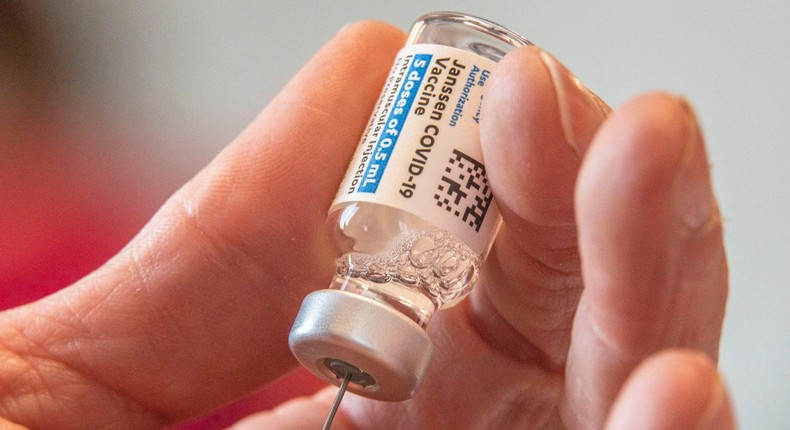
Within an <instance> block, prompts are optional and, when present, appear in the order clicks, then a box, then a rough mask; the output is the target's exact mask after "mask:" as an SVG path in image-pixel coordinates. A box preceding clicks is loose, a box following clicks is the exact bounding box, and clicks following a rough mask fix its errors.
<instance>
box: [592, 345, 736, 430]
mask: <svg viewBox="0 0 790 430" xmlns="http://www.w3.org/2000/svg"><path fill="white" fill-rule="evenodd" d="M679 428H688V429H699V430H708V429H711V430H713V429H716V430H728V429H734V428H735V419H734V414H733V410H732V405H731V403H730V400H729V396H728V395H727V391H726V389H725V388H724V384H723V383H722V380H721V378H720V377H719V374H718V372H717V371H716V368H715V366H714V364H713V363H712V362H711V360H710V359H709V358H708V357H707V356H706V355H704V354H702V353H699V352H691V351H682V350H670V351H665V352H661V353H658V354H656V355H654V356H652V357H650V358H648V359H647V360H645V361H644V362H643V363H642V364H641V365H640V366H639V367H637V368H636V370H634V372H633V373H632V374H631V376H630V378H629V379H628V380H627V382H626V383H625V385H624V386H623V389H622V390H621V391H620V394H619V396H618V397H617V400H616V401H615V403H614V406H613V407H612V411H611V413H610V415H609V420H608V423H607V426H606V429H607V430H620V429H644V430H663V429H667V430H668V429H679Z"/></svg>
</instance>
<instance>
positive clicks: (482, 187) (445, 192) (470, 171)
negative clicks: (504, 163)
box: [433, 149, 493, 231]
mask: <svg viewBox="0 0 790 430" xmlns="http://www.w3.org/2000/svg"><path fill="white" fill-rule="evenodd" d="M444 172H445V175H443V176H442V179H441V182H440V183H439V186H438V187H437V190H436V194H434V196H433V198H434V199H435V200H436V205H437V206H439V207H440V208H442V209H444V210H446V211H447V212H449V213H451V214H453V215H455V216H457V217H459V218H461V219H462V220H463V221H464V222H466V223H467V224H469V227H472V228H474V229H475V231H480V227H481V226H482V225H483V220H485V216H486V212H488V207H489V206H490V205H491V200H492V199H493V194H492V193H491V187H489V186H488V178H487V177H486V169H485V166H483V164H482V163H480V162H479V161H477V160H475V159H474V158H472V157H470V156H468V155H466V154H464V153H463V152H461V151H458V150H457V149H456V150H453V155H452V156H451V157H450V159H449V161H448V164H447V167H446V168H445V169H444Z"/></svg>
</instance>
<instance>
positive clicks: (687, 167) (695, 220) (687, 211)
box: [675, 99, 717, 231]
mask: <svg viewBox="0 0 790 430" xmlns="http://www.w3.org/2000/svg"><path fill="white" fill-rule="evenodd" d="M681 103H682V109H683V110H684V111H685V115H686V119H687V122H686V133H687V138H686V139H687V142H686V147H685V152H684V154H683V159H682V160H681V164H680V168H679V170H678V175H677V178H676V183H675V188H676V189H675V195H676V200H677V201H676V211H677V216H678V218H679V219H680V221H681V222H682V223H683V224H684V226H685V227H686V228H687V229H688V230H690V231H700V230H705V229H706V227H707V226H709V225H712V224H713V221H714V220H715V219H716V217H717V215H716V214H717V209H716V208H717V205H716V200H715V198H714V197H713V188H712V185H711V181H710V171H709V170H710V168H709V166H708V158H707V156H706V155H705V145H704V144H703V142H702V133H701V131H700V127H699V123H698V122H697V118H696V115H695V114H694V111H693V109H692V107H691V105H690V104H689V103H688V102H687V101H686V100H683V99H681Z"/></svg>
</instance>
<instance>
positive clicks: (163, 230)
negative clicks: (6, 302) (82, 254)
mask: <svg viewBox="0 0 790 430" xmlns="http://www.w3.org/2000/svg"><path fill="white" fill-rule="evenodd" d="M402 43H403V34H402V33H401V32H400V31H399V30H396V29H394V28H392V27H389V26H386V25H383V24H379V23H370V22H368V23H362V24H357V25H352V26H348V27H346V28H345V29H344V30H342V31H341V32H340V33H339V34H338V35H337V36H336V37H335V38H334V39H333V40H332V41H331V42H329V43H328V44H327V45H326V46H325V47H324V48H323V49H322V50H321V51H320V52H319V53H318V54H317V55H316V56H315V57H314V58H313V59H312V60H311V61H310V62H309V63H308V64H307V65H306V66H305V68H304V69H303V70H302V71H301V72H300V73H299V74H298V75H297V76H296V77H295V78H294V79H293V80H292V81H291V82H290V83H289V84H288V85H287V86H286V87H285V89H284V90H283V91H282V92H281V93H280V94H279V95H278V96H277V97H276V98H275V99H274V100H273V101H272V103H271V104H270V105H269V106H268V107H267V108H266V109H265V110H264V112H263V113H262V114H261V115H260V116H259V118H257V119H256V120H255V121H254V122H253V124H252V125H251V126H250V127H249V128H248V129H247V130H246V131H245V132H243V133H242V134H241V135H240V136H239V137H238V138H237V139H236V141H234V142H233V143H232V144H231V145H229V146H228V147H227V148H226V149H225V150H224V151H223V152H222V153H221V154H220V155H219V156H218V157H217V158H216V159H215V160H214V161H213V162H212V163H211V164H210V165H209V166H208V167H207V168H205V169H204V170H203V171H202V172H201V173H200V174H199V175H198V176H197V177H196V178H194V179H193V180H192V181H191V182H189V183H188V184H187V185H186V186H184V187H183V188H182V189H181V190H179V191H178V192H177V193H176V194H175V195H174V196H173V197H172V198H171V199H170V200H169V201H168V202H167V203H166V204H165V205H164V206H163V208H162V209H161V210H160V211H159V212H158V213H157V215H156V216H155V217H154V219H153V220H152V221H151V222H150V223H149V224H148V225H147V226H146V227H145V228H144V229H143V231H142V232H141V233H140V234H139V235H138V236H137V238H135V239H134V241H133V242H132V243H130V244H129V245H128V246H127V247H126V248H125V249H124V250H123V251H121V253H120V254H119V255H118V256H116V257H115V258H114V259H112V260H111V261H110V262H109V263H107V264H106V265H105V266H104V267H102V268H101V269H99V270H98V271H96V272H95V273H93V274H92V275H91V276H89V277H88V278H86V279H84V280H82V281H81V282H79V283H78V284H76V285H75V286H73V287H71V288H68V289H66V290H64V291H62V292H61V293H59V294H57V295H55V296H52V297H51V298H49V299H47V300H45V301H42V302H39V303H36V304H32V305H29V306H26V307H23V308H19V309H16V310H14V311H11V312H8V313H6V314H3V315H2V316H1V317H0V327H3V329H2V330H1V331H0V341H1V342H0V344H2V345H3V346H4V347H5V348H0V361H2V362H9V363H13V365H11V366H6V365H4V366H2V368H0V415H5V416H7V417H8V418H10V419H12V420H14V421H19V422H21V423H24V424H26V425H32V426H34V427H44V428H62V426H61V425H60V424H59V423H63V419H65V418H63V417H64V416H69V415H71V414H70V413H69V412H77V411H79V414H78V415H80V416H82V417H83V418H81V419H83V420H88V421H86V422H85V423H84V425H83V426H84V427H96V426H95V425H92V423H93V424H95V423H96V422H101V420H103V419H107V418H108V417H113V418H112V419H113V420H114V421H115V422H125V423H138V424H141V423H149V424H151V423H157V422H158V423H159V424H160V425H161V424H162V423H163V422H168V421H174V420H178V419H183V418H186V417H190V416H193V415H195V414H197V413H200V412H202V411H205V410H207V409H209V408H211V407H213V406H216V405H219V404H221V403H224V402H227V401H229V400H231V399H233V398H235V397H238V396H239V395H241V394H243V393H245V392H247V391H250V390H252V389H253V388H255V387H257V386H259V385H261V384H263V383H265V382H267V381H270V380H272V379H273V378H275V377H276V376H278V375H280V374H281V373H282V372H284V371H285V370H287V369H288V368H289V367H291V366H293V364H294V363H295V361H294V360H293V359H292V357H291V354H290V351H289V350H288V347H287V342H286V338H287V334H288V330H289V327H290V324H291V322H292V319H293V315H294V314H295V313H296V310H297V308H298V306H299V302H300V300H301V298H302V296H304V294H305V293H306V292H307V291H309V290H312V289H316V288H318V287H321V286H323V284H324V283H325V282H326V280H327V279H329V278H330V277H329V276H328V273H329V271H330V270H331V268H330V267H329V266H328V265H327V263H331V259H330V258H327V257H328V245H327V243H326V240H325V238H324V233H323V225H324V218H325V214H326V208H327V207H328V206H329V204H330V201H331V199H332V197H333V196H334V193H335V190H336V187H337V184H338V183H339V181H340V179H341V176H342V174H343V172H344V170H345V168H346V166H347V163H348V159H349V158H350V156H351V153H352V151H353V150H354V147H355V146H356V144H357V141H358V138H359V135H360V134H361V130H362V128H363V127H364V125H365V122H366V121H367V119H368V116H369V113H370V110H371V108H372V105H373V103H374V102H375V100H376V96H377V95H378V92H379V90H380V88H381V85H382V83H383V81H384V79H385V77H386V74H387V71H388V69H389V65H390V64H391V62H392V58H393V57H394V54H395V52H396V50H397V49H398V48H399V47H400V46H401V45H402ZM29 370H34V371H32V372H31V371H29ZM8 381H12V382H13V383H11V384H6V383H4V382H8ZM30 393H34V394H33V395H31V394H30ZM130 425H131V424H130Z"/></svg>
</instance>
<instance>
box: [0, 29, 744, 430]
mask: <svg viewBox="0 0 790 430" xmlns="http://www.w3.org/2000/svg"><path fill="white" fill-rule="evenodd" d="M403 41H404V36H403V34H402V33H401V32H400V31H397V30H395V29H392V28H390V27H387V26H384V25H382V24H374V23H364V24H358V25H353V26H349V27H347V28H346V29H344V30H343V31H341V33H340V34H339V35H338V36H337V37H335V38H334V39H333V40H332V41H331V42H330V43H329V44H328V45H327V46H325V47H324V48H323V49H322V50H321V51H320V52H319V53H318V54H317V55H316V56H315V57H314V58H313V59H312V60H311V61H310V63H309V64H308V65H307V66H306V67H305V68H304V69H303V70H302V71H301V72H300V73H299V74H298V75H297V76H296V77H295V78H294V79H293V80H292V81H291V82H290V83H289V84H288V85H287V86H286V87H285V89H284V90H283V92H282V93H281V94H280V95H278V96H277V97H276V98H275V100H273V101H272V103H271V104H270V105H269V106H268V107H267V108H266V109H265V110H264V111H263V113H262V114H261V115H260V117H259V118H258V119H256V120H255V121H254V123H253V124H252V125H251V126H250V127H249V128H248V129H247V130H246V131H245V132H244V133H242V134H241V135H240V136H239V138H237V139H236V140H235V141H234V142H233V143H232V144H231V145H229V146H228V147H227V148H226V149H225V150H224V151H223V152H222V153H221V154H220V155H219V156H218V157H217V158H216V159H215V160H214V161H213V162H212V163H211V164H210V165H209V166H208V167H207V168H206V169H204V170H203V171H202V172H201V173H200V174H198V175H197V176H196V177H195V178H194V179H193V180H192V181H190V182H189V183H188V184H186V185H185V186H184V187H183V188H182V189H181V190H179V191H178V192H177V193H176V194H175V195H174V196H173V197H172V198H171V199H170V200H169V201H168V202H167V203H166V204H165V205H164V206H163V208H162V209H161V210H160V211H159V212H158V213H157V214H156V216H155V217H154V218H153V219H152V221H151V222H150V223H149V224H148V225H147V226H146V227H145V228H144V230H143V231H142V232H141V233H140V234H139V235H138V236H137V237H136V238H135V239H134V240H133V241H132V242H131V243H130V244H129V245H128V246H127V247H126V248H125V249H124V250H123V251H121V253H119V255H118V256H116V257H115V258H113V259H112V260H111V261H110V262H108V263H107V264H106V265H105V266H103V267H102V268H101V269H99V270H97V271H96V272H94V273H93V274H91V275H90V276H88V277H87V278H85V279H83V280H82V281H80V282H78V283H77V284H75V285H74V286H72V287H70V288H68V289H66V290H64V291H62V292H60V293H58V294H56V295H54V296H52V297H50V298H48V299H45V300H44V301H41V302H37V303H34V304H31V305H28V306H24V307H21V308H18V309H15V310H12V311H8V312H5V313H3V314H2V315H0V345H2V346H0V361H2V362H3V366H0V416H5V417H7V418H8V419H10V420H11V421H13V422H18V423H20V424H23V425H25V426H27V427H30V428H58V429H60V428H64V429H65V428H92V429H96V428H107V427H113V428H135V429H136V428H154V427H161V426H162V425H165V424H167V423H172V422H177V421H180V420H183V419H187V418H189V417H192V416H195V415H197V414H200V413H202V412H205V411H207V410H210V409H211V408H214V407H216V406H218V405H220V404H223V403H225V402H227V401H229V400H231V399H233V398H236V397H238V396H240V395H242V394H244V393H246V392H249V391H250V390H252V389H254V388H255V387H257V386H260V385H262V384H265V383H266V382H268V381H271V380H273V379H275V378H276V377H278V376H279V375H281V374H283V373H284V372H286V371H287V370H288V369H290V368H292V367H293V366H294V365H295V361H294V359H293V358H292V356H291V354H290V351H289V350H288V348H287V340H286V339H287V335H288V331H289V328H290V324H291V323H292V321H293V317H294V315H295V314H296V311H297V309H298V307H299V303H300V302H301V299H302V297H303V296H304V295H306V294H307V293H308V292H309V291H310V290H314V289H317V288H323V287H324V286H325V285H326V284H327V282H328V280H329V279H330V278H331V273H332V267H331V259H332V256H331V251H330V249H331V247H330V244H329V243H328V242H327V239H326V238H325V236H324V217H325V212H326V211H325V209H326V208H327V207H328V206H329V204H330V202H331V200H332V198H333V197H334V193H335V191H336V189H335V188H336V186H337V184H338V183H339V182H340V179H341V177H342V175H343V174H344V173H345V168H346V166H347V163H348V160H349V159H350V157H351V154H352V152H353V150H354V147H355V146H356V143H357V139H358V137H359V134H360V132H361V130H362V128H363V127H364V125H365V123H366V121H367V119H368V115H369V114H370V110H371V109H372V106H373V104H374V102H375V100H376V97H377V95H378V92H379V90H380V87H381V83H382V82H383V80H384V78H385V76H386V73H387V71H388V69H389V66H390V63H391V60H392V57H393V56H394V54H395V52H396V51H397V49H398V48H399V47H400V46H402V44H403ZM488 85H489V90H488V93H487V95H486V104H485V108H484V117H483V120H482V122H481V127H482V128H481V130H482V143H483V146H484V148H483V149H484V154H485V157H486V164H487V168H488V171H489V178H490V181H491V183H492V186H493V187H494V192H495V194H496V196H497V199H498V202H499V205H500V207H501V208H502V209H503V215H504V218H505V226H504V228H503V229H502V231H501V232H500V235H499V237H498V238H497V241H496V243H495V246H494V249H493V250H492V253H491V255H490V257H489V260H488V263H487V268H486V272H485V274H484V277H483V279H481V281H480V283H479V285H478V286H477V287H476V289H475V291H474V292H473V294H472V296H471V297H470V299H469V300H467V301H465V302H462V303H461V304H460V305H458V306H456V307H454V308H451V309H449V310H447V311H443V312H440V313H438V314H437V315H436V316H435V317H434V318H433V321H432V322H431V325H430V327H429V332H430V333H431V336H432V338H433V340H434V343H435V347H436V353H435V358H434V362H433V363H432V365H431V368H430V369H429V372H428V375H427V376H426V379H425V381H424V383H423V386H422V388H421V389H420V391H419V392H418V393H417V395H416V396H415V397H414V399H412V400H409V401H407V402H402V403H383V402H373V401H369V400H366V399H362V398H358V397H355V396H352V395H349V396H348V397H347V398H346V400H345V401H344V404H343V406H342V409H341V413H340V416H339V417H338V419H337V420H336V424H337V427H338V428H357V429H360V430H361V429H365V428H382V427H385V428H432V429H433V428H445V427H446V428H458V427H459V426H461V427H464V428H522V427H528V428H529V427H544V426H548V427H567V428H599V427H602V426H604V423H605V422H606V420H607V417H609V422H608V425H609V426H610V427H611V428H656V429H661V428H678V427H693V426H694V425H696V424H701V423H702V420H703V419H708V420H712V421H710V422H708V423H707V424H708V426H707V427H705V426H703V427H701V428H728V427H732V426H733V423H732V418H731V411H730V406H729V402H728V400H727V398H726V394H725V393H724V391H723V388H722V385H721V382H720V379H719V377H718V375H717V373H716V370H715V365H714V362H715V360H716V357H717V350H718V341H719V336H720V330H721V320H722V317H723V312H724V302H725V299H726V282H727V280H726V263H725V258H724V252H723V246H722V239H721V228H720V223H719V219H718V216H717V209H716V205H715V200H714V199H713V197H712V194H711V193H712V191H711V188H710V182H709V177H708V167H707V162H706V159H705V154H704V148H703V146H702V140H701V136H700V133H699V130H698V128H697V126H696V121H695V120H694V118H693V114H692V113H691V111H690V109H689V108H688V105H687V104H685V103H684V102H682V101H680V100H678V99H676V98H675V97H672V96H669V95H665V94H651V95H647V96H643V97H640V98H638V99H636V100H634V101H632V102H630V103H628V104H627V105H626V106H624V107H623V108H622V109H621V110H619V111H618V112H616V113H614V114H613V115H611V116H610V117H609V118H608V119H606V120H605V121H604V117H605V116H606V114H607V113H608V109H607V108H605V107H604V106H603V105H602V104H600V103H597V102H596V99H594V98H592V97H591V96H590V95H589V93H588V92H586V91H585V90H583V89H581V88H580V87H578V86H577V85H576V84H575V81H574V80H573V79H572V78H571V77H570V75H569V74H567V71H566V70H565V69H564V68H563V67H562V66H560V65H559V64H557V63H556V62H555V61H554V60H553V59H552V58H551V57H548V56H547V55H546V54H542V53H541V52H540V51H539V50H537V49H535V48H525V49H521V50H519V51H517V52H515V53H513V54H511V55H509V56H508V57H507V58H505V59H504V60H503V61H502V63H501V64H500V66H499V67H498V68H497V70H496V72H495V73H494V75H493V76H492V78H491V81H490V84H488ZM555 88H557V89H558V91H556V92H555ZM557 94H560V96H559V97H558V96H557ZM602 123H603V125H601V124H602ZM599 127H600V130H598V129H599ZM596 132H597V134H596ZM593 135H595V137H594V138H593ZM318 172H320V174H321V177H318ZM574 195H575V198H574ZM678 348H682V349H678ZM662 351H663V352H662ZM694 351H697V352H694ZM648 357H650V358H648ZM640 363H642V364H641V365H640ZM635 369H636V370H635ZM333 391H334V390H333V389H329V390H327V391H322V392H321V393H319V394H318V395H316V396H314V397H312V398H309V399H301V400H298V401H295V402H290V403H289V404H287V405H286V406H284V407H283V408H281V409H280V410H279V411H278V412H276V413H266V414H262V415H257V416H253V417H251V418H250V419H249V420H247V421H246V422H243V423H240V426H241V425H258V426H259V428H318V427H320V424H321V423H322V422H323V419H324V418H325V414H326V410H327V408H328V402H329V401H330V399H328V396H331V395H332V394H333ZM716 405H718V406H716ZM459 423H460V424H459ZM718 424H721V425H718ZM1 425H2V424H0V426H1ZM0 428H2V427H0Z"/></svg>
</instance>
